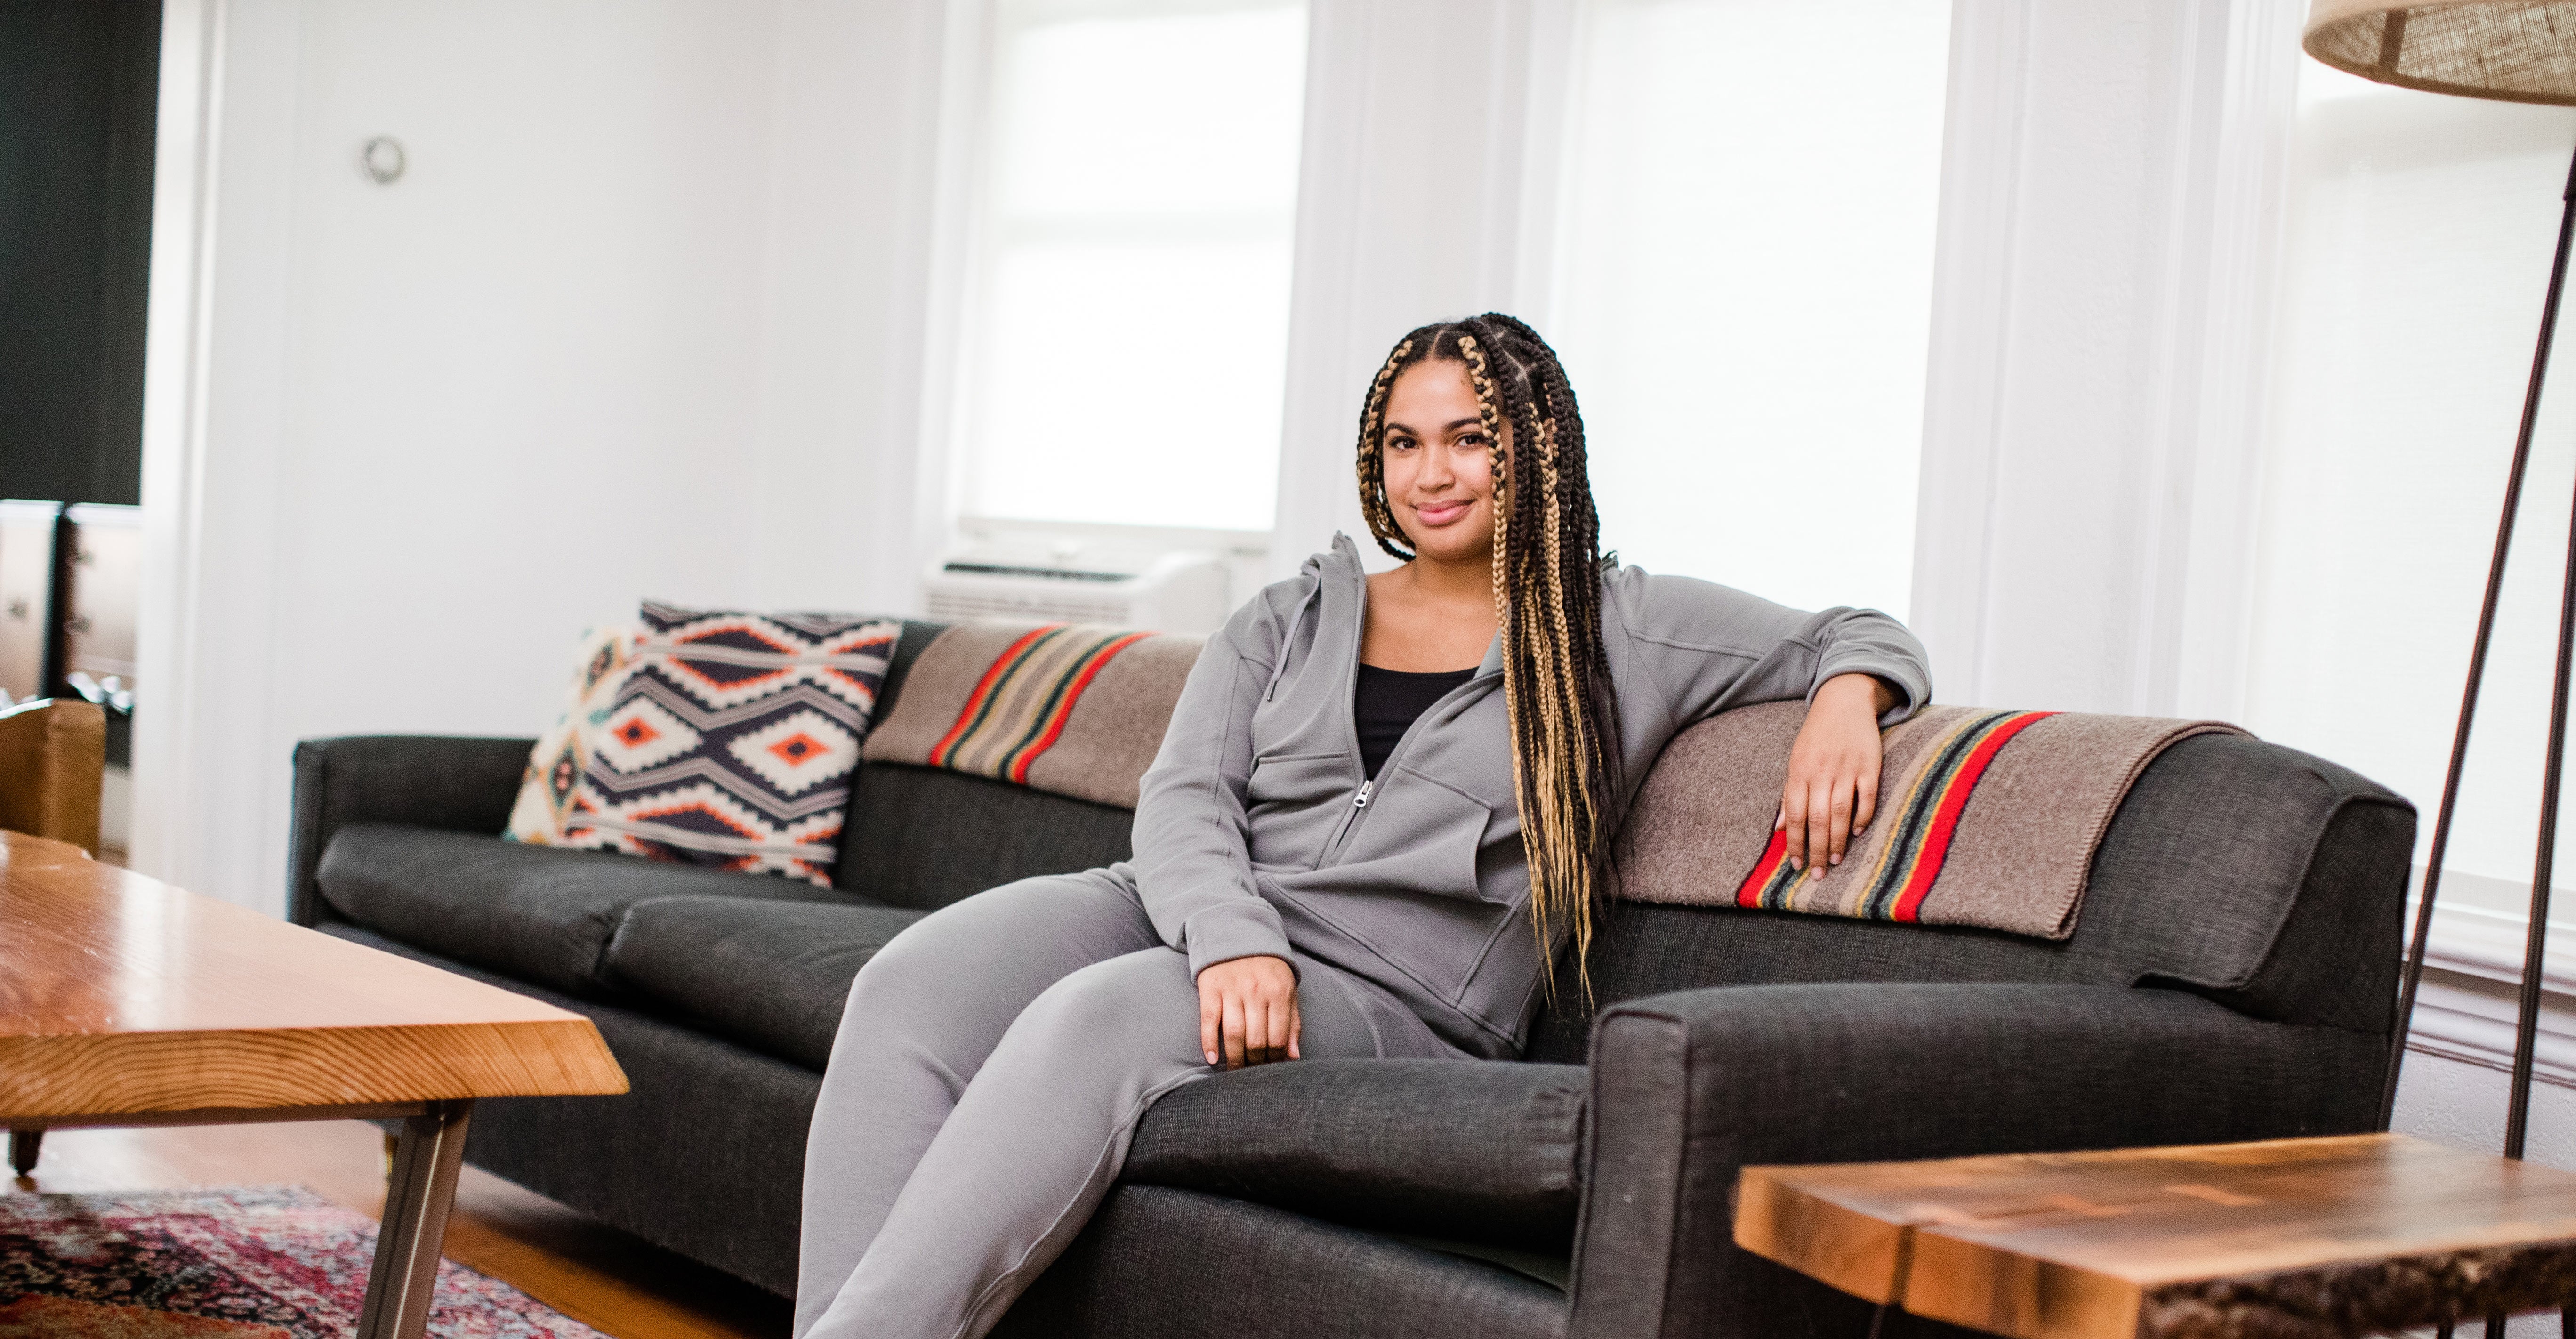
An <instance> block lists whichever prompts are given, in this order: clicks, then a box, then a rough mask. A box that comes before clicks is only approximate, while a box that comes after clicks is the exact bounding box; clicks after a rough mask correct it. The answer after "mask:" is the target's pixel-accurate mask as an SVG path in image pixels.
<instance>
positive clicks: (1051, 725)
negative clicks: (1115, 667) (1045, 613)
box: [1004, 632, 1153, 785]
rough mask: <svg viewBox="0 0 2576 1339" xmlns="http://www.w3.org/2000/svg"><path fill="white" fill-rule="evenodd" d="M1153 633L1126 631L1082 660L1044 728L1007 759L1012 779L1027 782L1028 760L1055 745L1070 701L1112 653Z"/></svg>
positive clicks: (1077, 697)
mask: <svg viewBox="0 0 2576 1339" xmlns="http://www.w3.org/2000/svg"><path fill="white" fill-rule="evenodd" d="M1152 635H1153V634H1151V633H1145V632H1136V633H1129V634H1128V635H1127V636H1124V637H1121V638H1119V639H1118V640H1116V641H1114V642H1111V643H1109V644H1108V645H1106V646H1103V647H1101V648H1100V649H1099V650H1097V651H1094V652H1092V653H1091V655H1090V657H1089V658H1088V659H1086V660H1084V661H1083V662H1082V668H1081V669H1080V670H1079V671H1078V672H1076V673H1075V674H1074V676H1073V683H1072V684H1071V685H1069V686H1068V687H1067V688H1066V689H1065V690H1064V697H1063V698H1062V699H1061V700H1060V701H1058V702H1057V703H1056V704H1055V709H1054V710H1053V711H1052V712H1050V713H1048V716H1047V722H1046V728H1044V729H1043V730H1040V731H1039V732H1038V736H1037V738H1035V739H1033V740H1031V741H1029V742H1028V744H1027V745H1025V746H1023V747H1022V748H1021V749H1020V750H1019V751H1018V752H1017V753H1014V754H1012V755H1011V760H1010V762H1009V763H1008V764H1006V765H1005V768H1004V770H1005V772H1006V773H1007V774H1008V775H1009V777H1010V778H1011V779H1012V780H1013V781H1017V782H1019V783H1020V784H1022V785H1027V784H1028V780H1029V764H1031V763H1033V762H1036V761H1037V760H1038V755H1039V754H1041V753H1044V752H1046V751H1047V750H1048V749H1050V748H1053V747H1055V741H1056V739H1057V738H1058V737H1059V736H1061V735H1062V734H1063V733H1064V723H1065V721H1067V720H1068V719H1070V718H1071V717H1072V716H1073V704H1074V703H1076V702H1078V701H1080V700H1082V692H1083V690H1084V689H1086V688H1089V687H1090V686H1091V681H1092V679H1093V678H1094V677H1095V676H1097V675H1098V674H1099V673H1100V670H1101V667H1102V666H1104V665H1107V664H1108V663H1109V661H1110V658H1111V657H1113V656H1116V655H1117V654H1118V653H1119V652H1121V651H1124V650H1126V649H1127V648H1128V647H1131V646H1134V645H1135V644H1136V643H1138V642H1141V641H1143V640H1145V639H1146V638H1147V637H1149V636H1152Z"/></svg>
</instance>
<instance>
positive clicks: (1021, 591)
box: [922, 541, 1231, 632]
mask: <svg viewBox="0 0 2576 1339" xmlns="http://www.w3.org/2000/svg"><path fill="white" fill-rule="evenodd" d="M923 587H924V592H923V594H924V598H923V601H922V604H923V607H924V609H925V610H926V611H927V613H928V614H929V616H930V617H931V618H934V619H941V620H955V619H969V618H1005V619H1033V620H1037V621H1041V622H1049V623H1094V624H1102V625H1106V626H1110V627H1121V628H1150V629H1152V630H1154V631H1157V632H1214V631H1216V630H1217V628H1218V627H1220V626H1222V625H1223V624H1224V622H1225V616H1226V615H1227V614H1228V613H1229V612H1231V606H1230V605H1229V604H1228V602H1227V598H1226V595H1227V593H1226V565H1225V560H1224V559H1223V558H1222V557H1220V556H1219V555H1217V554H1214V553H1209V552H1205V551H1201V550H1178V551H1175V550H1169V549H1145V548H1124V547H1121V546H1118V545H1114V544H1105V543H1096V542H1082V543H1045V542H1036V541H1032V542H1023V543H1011V542H1008V541H998V542H991V543H982V544H975V545H971V546H969V547H967V548H965V549H963V550H961V551H959V552H957V553H955V554H953V555H951V556H950V557H949V558H948V559H947V560H945V561H943V562H941V563H939V564H937V565H936V566H934V567H932V568H931V569H930V571H929V573H928V574H927V575H926V576H925V578H924V580H923Z"/></svg>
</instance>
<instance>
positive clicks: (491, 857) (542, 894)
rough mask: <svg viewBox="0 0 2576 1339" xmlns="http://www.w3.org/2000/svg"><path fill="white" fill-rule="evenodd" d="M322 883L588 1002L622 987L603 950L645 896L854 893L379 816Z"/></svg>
mask: <svg viewBox="0 0 2576 1339" xmlns="http://www.w3.org/2000/svg"><path fill="white" fill-rule="evenodd" d="M315 882H316V883H318V884H319V885H320V886H321V890H322V900H323V901H324V902H326V903H328V904H330V906H331V908H332V910H334V911H336V912H338V913H339V914H340V915H341V916H344V917H346V918H347V919H349V920H350V921H352V922H354V923H356V924H358V925H362V926H365V927H367V928H368V929H371V930H376V931H380V932H382V933H384V934H386V935H390V936H392V937H393V938H395V939H398V940H401V941H402V942H404V943H406V944H411V945H414V946H416V947H418V948H422V949H426V950H428V951H430V952H432V953H437V954H440V955H442V956H445V957H450V958H454V959H456V960H457V961H459V962H466V963H472V964H473V965H475V966H477V967H486V968H490V969H491V970H493V971H496V972H506V973H508V974H509V975H511V976H514V977H517V978H518V979H520V980H522V981H527V982H531V983H533V984H536V985H540V986H547V987H551V988H553V989H556V990H560V991H563V992H565V993H567V994H570V995H577V996H580V997H583V998H585V999H607V998H613V997H614V996H615V995H616V988H615V986H614V984H613V983H612V982H611V981H610V980H609V979H608V977H607V976H605V975H604V974H603V973H602V971H601V967H600V959H601V956H602V955H603V954H604V953H605V952H606V950H607V948H608V939H609V936H610V935H612V934H615V933H616V931H617V925H618V922H619V921H620V920H622V919H624V917H625V915H626V909H627V908H628V907H631V906H633V905H635V904H636V903H638V902H646V901H650V900H652V899H654V898H657V897H672V896H677V895H684V894H696V895H700V896H713V897H720V898H726V899H729V900H739V901H745V902H750V901H764V900H768V901H831V902H837V903H841V904H843V905H848V904H851V903H853V902H856V901H857V899H856V898H853V897H851V896H850V895H849V894H847V893H840V892H833V891H831V890H828V889H821V888H816V887H814V886H813V885H811V884H805V883H794V882H790V881H788V880H786V879H774V878H769V877H767V876H765V875H758V874H729V873H726V872H724V871H721V870H711V869H701V868H698V867H696V866H693V865H667V864H660V863H656V862H653V861H646V860H634V859H629V858H627V857H624V856H616V855H608V854H604V853H600V852H591V851H566V850H560V849H555V848H550V847H544V846H524V845H521V844H519V843H517V842H509V841H503V840H502V839H500V838H499V837H486V836H481V835H478V834H474V833H465V832H434V831H431V830H429V829H427V828H405V827H391V826H385V825H378V824H357V825H353V826H350V827H345V828H342V829H340V831H339V832H338V833H336V834H334V835H333V836H332V838H331V844H330V846H329V847H327V848H326V849H325V850H324V851H323V853H322V863H321V867H320V870H319V872H318V874H317V876H316V878H315Z"/></svg>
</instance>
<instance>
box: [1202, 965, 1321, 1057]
mask: <svg viewBox="0 0 2576 1339" xmlns="http://www.w3.org/2000/svg"><path fill="white" fill-rule="evenodd" d="M1298 1030H1299V1024H1298V1019H1297V971H1296V969H1295V968H1292V967H1290V966H1289V965H1288V961H1287V960H1286V959H1285V958H1274V957H1269V956H1267V955H1263V956H1260V957H1252V958H1229V959H1227V960H1226V961H1224V962H1221V963H1218V964H1216V965H1215V966H1212V967H1210V968H1208V969H1207V970H1205V971H1203V972H1200V973H1199V1049H1200V1050H1202V1051H1204V1052H1206V1053H1207V1062H1208V1063H1209V1064H1211V1065H1214V1064H1219V1063H1222V1064H1223V1065H1224V1066H1225V1067H1226V1068H1227V1069H1241V1068H1243V1067H1244V1066H1246V1065H1263V1064H1268V1063H1270V1062H1271V1061H1274V1060H1294V1059H1297V1058H1298V1057H1297V1036H1298Z"/></svg>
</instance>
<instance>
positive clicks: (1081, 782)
mask: <svg viewBox="0 0 2576 1339" xmlns="http://www.w3.org/2000/svg"><path fill="white" fill-rule="evenodd" d="M1205 641H1206V639H1205V638H1203V637H1190V636H1179V635H1174V634H1169V633H1152V632H1134V631H1129V630H1126V629H1120V628H1095V627H1083V626H1079V625H1074V624H1065V623H1044V624H1039V623H1003V622H974V623H959V624H956V625H954V626H951V627H949V628H947V629H945V630H944V631H942V632H941V633H940V634H939V635H938V636H937V637H936V638H934V639H932V641H931V643H930V645H929V646H927V647H925V648H923V650H922V653H921V658H920V659H918V660H916V661H914V662H913V664H912V669H911V671H910V672H909V673H907V674H906V675H905V676H904V679H903V683H902V686H901V690H900V691H899V692H897V693H896V695H895V700H894V706H893V708H892V709H891V710H890V711H888V712H887V713H886V716H885V718H884V719H883V720H881V721H879V722H878V723H877V725H876V728H875V729H873V730H871V731H870V732H869V733H868V742H867V757H868V761H869V762H872V763H875V762H892V763H908V764H910V765H912V766H915V767H944V768H947V769H949V770H951V771H957V772H966V773H970V774H972V775H975V776H985V777H991V778H993V779H995V780H997V781H1009V782H1012V783H1015V784H1017V785H1023V786H1028V787H1030V788H1032V789H1035V790H1044V791H1052V792H1054V793H1055V794H1058V795H1070V796H1072V797H1074V798H1075V799H1078V800H1091V801H1094V802H1097V803H1100V804H1115V805H1120V806H1123V807H1125V808H1129V809H1133V808H1135V807H1136V783H1137V781H1138V780H1139V779H1141V778H1142V777H1143V776H1144V775H1145V769H1146V768H1147V767H1150V766H1152V765H1153V762H1154V753H1155V751H1156V750H1158V749H1160V748H1161V747H1162V746H1163V729H1164V727H1165V726H1166V725H1167V724H1168V723H1169V722H1170V721H1171V719H1172V705H1173V704H1174V703H1176V702H1178V701H1179V700H1180V696H1181V684H1182V682H1183V681H1184V680H1186V679H1187V678H1188V677H1189V673H1190V666H1192V665H1194V664H1196V663H1197V662H1198V658H1199V647H1200V646H1201V645H1202V644H1204V642H1205Z"/></svg>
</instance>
